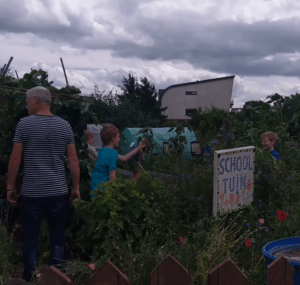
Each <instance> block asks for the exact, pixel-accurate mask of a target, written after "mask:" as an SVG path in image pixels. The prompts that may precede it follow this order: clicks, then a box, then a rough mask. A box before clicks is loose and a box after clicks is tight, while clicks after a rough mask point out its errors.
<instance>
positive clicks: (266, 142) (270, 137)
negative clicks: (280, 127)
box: [261, 132, 280, 160]
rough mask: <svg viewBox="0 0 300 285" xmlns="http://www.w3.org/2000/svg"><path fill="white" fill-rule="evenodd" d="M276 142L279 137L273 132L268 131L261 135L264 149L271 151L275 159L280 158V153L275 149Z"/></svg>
mask: <svg viewBox="0 0 300 285" xmlns="http://www.w3.org/2000/svg"><path fill="white" fill-rule="evenodd" d="M276 142H277V137H276V135H275V134H274V133H273V132H266V133H264V134H262V135H261V144H262V146H263V148H264V150H266V151H269V152H270V154H271V155H272V156H273V157H274V158H275V159H277V160H280V155H279V153H278V152H277V151H276V150H275V149H274V145H275V144H276Z"/></svg>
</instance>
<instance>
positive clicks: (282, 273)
mask: <svg viewBox="0 0 300 285" xmlns="http://www.w3.org/2000/svg"><path fill="white" fill-rule="evenodd" d="M267 272H268V283H267V285H294V284H295V283H294V282H295V281H294V278H295V269H294V267H293V266H292V265H291V264H290V263H289V262H288V261H287V260H286V259H285V258H284V257H283V256H280V258H278V259H276V260H274V261H273V262H272V263H271V264H270V265H268V267H267Z"/></svg>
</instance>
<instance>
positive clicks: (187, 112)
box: [158, 75, 235, 120]
mask: <svg viewBox="0 0 300 285" xmlns="http://www.w3.org/2000/svg"><path fill="white" fill-rule="evenodd" d="M234 77H235V76H234V75H233V76H227V77H220V78H214V79H208V80H202V81H196V82H188V83H182V84H176V85H171V86H169V87H168V88H166V89H159V91H158V99H159V103H160V107H161V110H162V113H163V114H164V115H165V116H168V119H169V120H189V119H191V112H192V111H193V110H198V108H200V107H201V108H202V109H205V108H208V109H210V108H212V107H216V108H218V109H223V110H229V108H230V107H231V105H233V103H232V100H231V96H232V87H233V80H234Z"/></svg>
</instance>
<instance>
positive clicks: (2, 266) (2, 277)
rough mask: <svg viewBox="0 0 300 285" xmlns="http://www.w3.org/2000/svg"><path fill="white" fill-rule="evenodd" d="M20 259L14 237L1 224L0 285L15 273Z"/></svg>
mask: <svg viewBox="0 0 300 285" xmlns="http://www.w3.org/2000/svg"><path fill="white" fill-rule="evenodd" d="M19 264H20V259H19V256H18V254H17V252H16V251H15V249H14V246H13V240H12V236H11V235H10V234H8V233H7V230H6V228H5V226H4V225H3V224H2V223H1V222H0V285H2V284H5V282H6V281H7V280H8V279H9V278H10V276H12V275H13V273H15V271H16V269H17V266H18V265H19Z"/></svg>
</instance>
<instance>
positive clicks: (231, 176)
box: [213, 146, 255, 216]
mask: <svg viewBox="0 0 300 285" xmlns="http://www.w3.org/2000/svg"><path fill="white" fill-rule="evenodd" d="M254 153H255V147H254V146H247V147H241V148H234V149H225V150H219V151H215V154H214V204H213V211H214V216H217V215H224V214H226V213H231V212H234V211H237V210H239V209H242V208H244V207H245V206H247V205H250V204H251V202H252V201H253V178H254V176H253V172H254V165H255V161H254Z"/></svg>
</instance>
